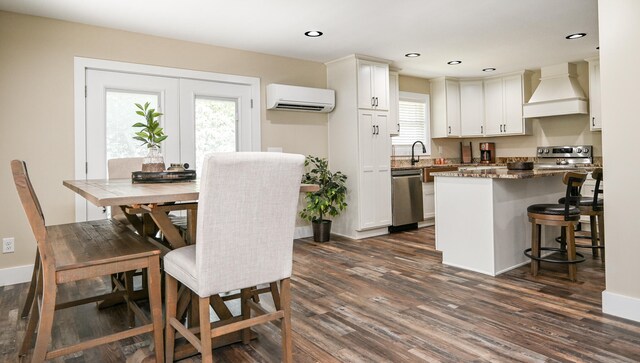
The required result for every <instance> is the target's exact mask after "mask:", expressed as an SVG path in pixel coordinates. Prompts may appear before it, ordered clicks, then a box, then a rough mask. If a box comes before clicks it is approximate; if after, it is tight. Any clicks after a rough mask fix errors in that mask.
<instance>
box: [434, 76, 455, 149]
mask: <svg viewBox="0 0 640 363" xmlns="http://www.w3.org/2000/svg"><path fill="white" fill-rule="evenodd" d="M430 85H431V137H432V138H443V137H460V84H459V82H458V81H457V80H454V79H449V78H445V77H442V78H436V79H434V80H432V81H431V82H430Z"/></svg>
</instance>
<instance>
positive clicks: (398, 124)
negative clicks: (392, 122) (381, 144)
mask: <svg viewBox="0 0 640 363" xmlns="http://www.w3.org/2000/svg"><path fill="white" fill-rule="evenodd" d="M398 133H400V124H398Z"/></svg>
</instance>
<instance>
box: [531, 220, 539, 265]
mask: <svg viewBox="0 0 640 363" xmlns="http://www.w3.org/2000/svg"><path fill="white" fill-rule="evenodd" d="M531 255H532V256H534V257H540V229H539V225H538V224H537V223H536V221H532V222H531ZM539 268H540V261H538V260H535V259H533V258H532V259H531V275H533V276H538V269H539Z"/></svg>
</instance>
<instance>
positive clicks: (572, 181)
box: [562, 171, 587, 221]
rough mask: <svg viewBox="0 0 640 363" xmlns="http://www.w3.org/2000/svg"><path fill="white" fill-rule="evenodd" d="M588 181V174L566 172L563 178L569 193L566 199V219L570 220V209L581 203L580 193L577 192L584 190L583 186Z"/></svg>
mask: <svg viewBox="0 0 640 363" xmlns="http://www.w3.org/2000/svg"><path fill="white" fill-rule="evenodd" d="M586 179H587V173H576V172H573V171H569V172H566V173H565V174H564V176H563V177H562V182H563V183H564V184H566V185H567V191H566V195H565V198H564V219H565V220H567V221H568V220H569V219H570V217H569V207H570V206H572V205H573V206H577V205H578V204H579V202H580V193H579V192H578V193H576V192H575V191H576V190H578V191H579V190H580V188H582V184H584V181H585V180H586Z"/></svg>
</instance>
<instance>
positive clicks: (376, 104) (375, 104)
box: [373, 97, 378, 107]
mask: <svg viewBox="0 0 640 363" xmlns="http://www.w3.org/2000/svg"><path fill="white" fill-rule="evenodd" d="M373 99H374V102H373V105H374V106H376V107H378V97H374V98H373Z"/></svg>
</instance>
